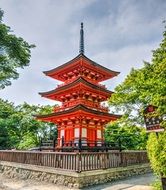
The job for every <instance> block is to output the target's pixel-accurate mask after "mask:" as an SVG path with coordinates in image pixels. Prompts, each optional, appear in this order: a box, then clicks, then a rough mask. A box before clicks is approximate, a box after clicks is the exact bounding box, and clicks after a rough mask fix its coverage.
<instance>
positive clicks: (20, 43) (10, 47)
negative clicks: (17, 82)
mask: <svg viewBox="0 0 166 190" xmlns="http://www.w3.org/2000/svg"><path fill="white" fill-rule="evenodd" d="M2 18H3V11H2V10H1V9H0V89H3V88H5V86H8V85H11V80H12V79H17V78H18V77H19V73H18V71H17V69H18V68H24V67H25V66H28V65H29V62H30V57H31V48H33V47H35V46H34V45H29V44H28V43H27V42H26V41H25V40H24V39H23V38H21V37H16V36H15V35H14V34H12V31H11V29H10V27H9V26H6V25H5V24H4V23H3V21H2Z"/></svg>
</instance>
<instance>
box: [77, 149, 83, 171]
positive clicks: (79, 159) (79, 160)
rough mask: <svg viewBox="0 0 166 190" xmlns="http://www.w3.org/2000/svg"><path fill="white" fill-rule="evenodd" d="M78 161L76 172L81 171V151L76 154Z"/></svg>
mask: <svg viewBox="0 0 166 190" xmlns="http://www.w3.org/2000/svg"><path fill="white" fill-rule="evenodd" d="M76 162H77V168H76V172H78V173H81V168H82V162H81V153H80V152H77V154H76Z"/></svg>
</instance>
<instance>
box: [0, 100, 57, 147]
mask: <svg viewBox="0 0 166 190" xmlns="http://www.w3.org/2000/svg"><path fill="white" fill-rule="evenodd" d="M52 109H53V107H52V106H40V105H37V106H36V105H29V104H27V103H24V104H21V105H18V106H15V105H14V104H13V103H11V102H8V101H4V100H2V99H0V149H11V148H18V149H29V148H31V147H36V146H38V144H39V141H40V138H45V139H53V138H55V137H56V129H55V126H54V124H52V123H44V122H41V121H37V120H36V119H35V118H34V115H36V114H47V113H51V112H52Z"/></svg>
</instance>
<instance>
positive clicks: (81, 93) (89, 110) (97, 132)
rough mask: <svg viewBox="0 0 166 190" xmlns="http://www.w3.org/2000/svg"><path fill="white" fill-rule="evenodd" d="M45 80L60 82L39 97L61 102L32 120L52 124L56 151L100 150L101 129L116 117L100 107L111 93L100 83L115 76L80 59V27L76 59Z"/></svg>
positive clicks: (50, 71) (81, 40) (82, 54)
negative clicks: (83, 148)
mask: <svg viewBox="0 0 166 190" xmlns="http://www.w3.org/2000/svg"><path fill="white" fill-rule="evenodd" d="M44 74H45V75H46V76H49V77H52V78H53V79H57V80H59V81H61V82H62V84H60V85H58V86H57V87H56V88H55V89H54V90H51V91H48V92H42V93H39V94H40V95H41V96H42V97H45V98H49V99H52V100H56V101H59V102H61V106H59V107H55V108H54V111H53V113H51V114H48V115H38V116H36V118H37V119H38V120H41V121H45V122H52V123H54V124H55V126H56V127H57V131H58V138H57V145H56V147H55V148H56V150H62V148H64V147H66V148H78V147H80V142H81V147H91V148H93V147H101V146H102V144H103V142H104V137H103V132H104V128H105V125H106V124H107V123H108V122H110V121H115V120H116V119H118V118H119V117H120V116H119V115H115V114H111V113H109V110H108V108H107V107H104V106H102V105H101V103H102V102H104V101H107V100H108V98H110V97H111V95H112V93H113V92H112V91H110V90H108V89H107V88H106V87H105V86H104V85H102V84H100V82H102V81H105V80H107V79H111V78H113V77H115V76H117V75H118V74H119V72H116V71H112V70H110V69H108V68H106V67H104V66H102V65H99V64H97V63H96V62H94V61H92V60H91V59H89V58H88V57H86V56H85V55H84V31H83V23H81V29H80V48H79V55H78V56H77V57H75V58H74V59H72V60H70V61H69V62H67V63H64V64H63V65H61V66H59V67H56V68H54V69H52V70H49V71H44Z"/></svg>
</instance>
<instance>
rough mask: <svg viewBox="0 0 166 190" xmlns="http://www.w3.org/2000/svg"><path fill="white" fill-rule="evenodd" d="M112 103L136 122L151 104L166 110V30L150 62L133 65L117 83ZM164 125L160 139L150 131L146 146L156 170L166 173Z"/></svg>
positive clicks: (160, 113) (159, 112)
mask: <svg viewBox="0 0 166 190" xmlns="http://www.w3.org/2000/svg"><path fill="white" fill-rule="evenodd" d="M109 103H110V105H112V106H115V108H117V110H121V111H123V112H124V113H125V114H124V117H125V118H127V119H128V120H130V121H133V123H140V124H143V110H144V108H145V107H146V106H147V105H149V104H151V105H154V106H156V107H157V108H158V109H157V112H158V114H159V115H161V116H163V115H164V114H165V113H166V31H164V32H163V40H162V42H161V43H160V45H159V47H158V48H157V49H156V50H154V51H153V55H152V60H151V63H148V62H145V63H144V67H143V68H141V69H132V70H131V72H130V74H129V75H128V76H127V77H126V79H125V80H124V82H123V83H122V84H120V85H119V86H117V87H116V89H115V93H114V94H113V95H112V97H111V99H110V100H109ZM161 125H162V126H163V127H164V128H165V131H164V132H163V133H160V134H159V135H158V139H156V138H155V137H154V134H151V135H150V137H149V140H148V146H147V150H148V155H149V158H150V161H151V165H152V168H153V169H154V171H155V172H156V173H157V174H160V173H162V175H164V176H166V170H165V168H166V166H165V163H166V156H165V151H166V141H165V139H166V121H163V122H162V123H161ZM163 168H164V169H163Z"/></svg>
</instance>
